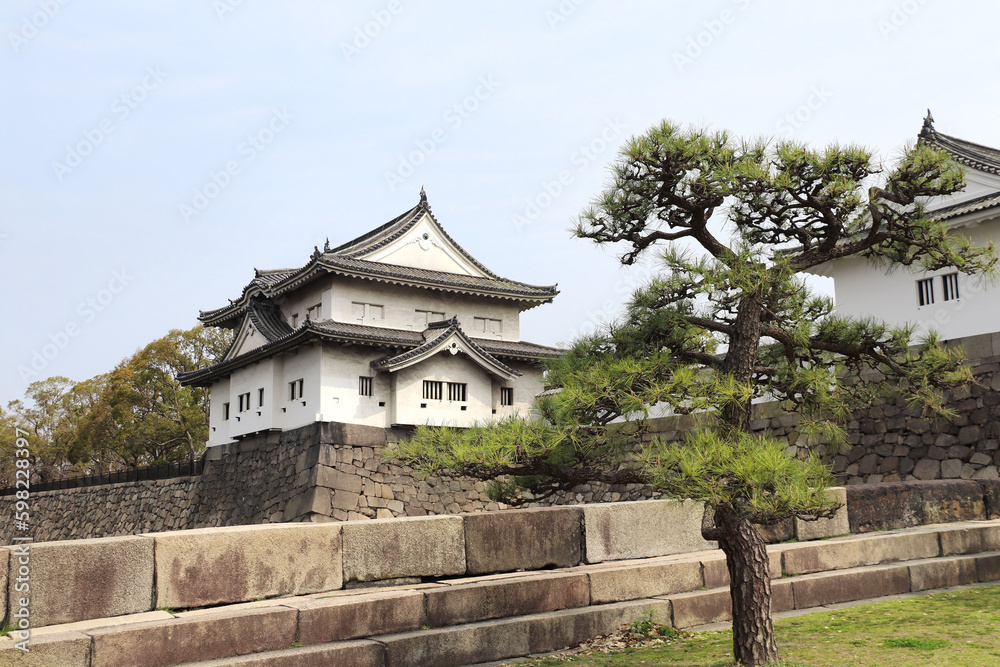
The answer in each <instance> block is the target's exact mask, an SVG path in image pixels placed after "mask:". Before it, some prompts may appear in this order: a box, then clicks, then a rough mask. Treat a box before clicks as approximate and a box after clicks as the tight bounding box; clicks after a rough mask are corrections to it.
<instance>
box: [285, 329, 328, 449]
mask: <svg viewBox="0 0 1000 667" xmlns="http://www.w3.org/2000/svg"><path fill="white" fill-rule="evenodd" d="M322 368H323V349H322V346H320V345H308V346H305V347H300V348H298V349H297V351H294V352H291V353H287V354H285V355H284V368H283V372H282V376H283V377H282V379H281V393H280V396H279V400H278V409H279V410H281V409H282V408H283V409H284V410H283V411H282V412H281V415H282V417H281V424H280V428H282V429H284V430H290V429H293V428H299V427H300V426H306V425H307V424H312V423H313V422H317V421H336V420H335V419H332V418H327V417H326V415H324V414H323V413H322V412H321V410H322V394H323V389H322V383H321V373H322ZM299 378H302V380H303V397H302V398H296V399H295V400H294V401H292V400H290V399H289V389H288V383H289V382H292V381H293V380H298V379H299Z"/></svg>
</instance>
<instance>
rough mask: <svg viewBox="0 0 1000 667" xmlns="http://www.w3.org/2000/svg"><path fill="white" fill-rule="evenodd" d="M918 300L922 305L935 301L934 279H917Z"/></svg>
mask: <svg viewBox="0 0 1000 667" xmlns="http://www.w3.org/2000/svg"><path fill="white" fill-rule="evenodd" d="M917 300H918V302H919V303H920V305H921V306H929V305H930V304H932V303H934V279H933V278H924V279H923V280H918V281H917Z"/></svg>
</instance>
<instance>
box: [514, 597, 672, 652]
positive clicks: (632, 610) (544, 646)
mask: <svg viewBox="0 0 1000 667" xmlns="http://www.w3.org/2000/svg"><path fill="white" fill-rule="evenodd" d="M650 612H652V613H653V620H654V621H656V622H658V623H663V624H664V625H670V619H671V612H670V601H669V600H635V601H632V602H621V603H618V604H607V605H598V606H594V607H586V608H584V609H567V610H564V611H556V612H551V613H548V614H539V615H537V616H532V617H530V618H528V619H525V620H526V621H528V622H529V625H528V642H529V649H530V650H531V652H532V653H547V652H549V651H557V650H559V649H562V648H566V647H568V646H575V645H577V644H579V643H581V642H584V641H586V640H588V639H592V638H594V637H598V636H601V635H606V634H609V633H611V632H614V631H615V630H617V629H618V628H620V627H621V626H623V625H625V624H627V623H632V622H634V621H637V620H640V619H641V618H643V617H644V616H646V615H647V614H649V613H650Z"/></svg>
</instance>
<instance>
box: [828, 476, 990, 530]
mask: <svg viewBox="0 0 1000 667" xmlns="http://www.w3.org/2000/svg"><path fill="white" fill-rule="evenodd" d="M934 463H936V462H934ZM847 508H848V519H849V522H850V528H851V530H850V532H852V533H867V532H871V531H876V530H892V529H895V528H909V527H911V526H922V525H924V524H928V523H942V522H951V521H968V520H972V519H985V518H987V516H986V507H985V505H984V495H983V490H982V487H981V486H980V484H979V483H978V481H974V480H933V481H923V482H919V481H918V482H913V481H911V482H891V483H882V484H857V485H852V486H850V487H848V488H847Z"/></svg>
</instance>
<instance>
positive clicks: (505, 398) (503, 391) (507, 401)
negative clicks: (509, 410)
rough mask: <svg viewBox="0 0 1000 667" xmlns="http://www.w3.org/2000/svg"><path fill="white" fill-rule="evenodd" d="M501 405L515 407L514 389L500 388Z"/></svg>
mask: <svg viewBox="0 0 1000 667" xmlns="http://www.w3.org/2000/svg"><path fill="white" fill-rule="evenodd" d="M500 405H514V388H513V387H500Z"/></svg>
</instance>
